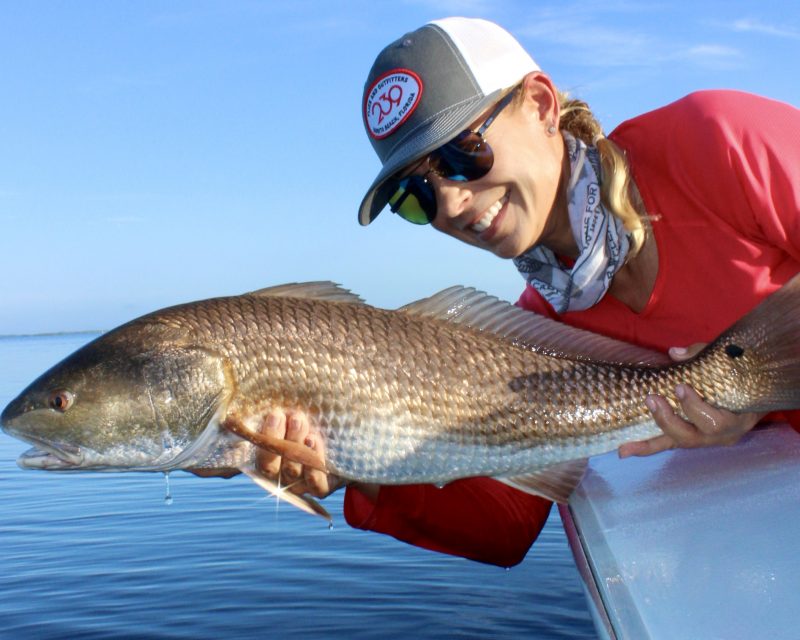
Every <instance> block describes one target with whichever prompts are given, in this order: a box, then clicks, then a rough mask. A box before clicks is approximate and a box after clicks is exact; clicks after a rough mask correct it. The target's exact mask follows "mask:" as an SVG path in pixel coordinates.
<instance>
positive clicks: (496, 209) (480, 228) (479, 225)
mask: <svg viewBox="0 0 800 640" xmlns="http://www.w3.org/2000/svg"><path fill="white" fill-rule="evenodd" d="M507 202H508V194H506V195H504V196H503V197H502V198H500V199H499V200H498V201H497V202H495V203H494V204H493V205H492V206H491V207H489V208H488V209H487V210H486V211H485V212H484V213H483V215H482V216H481V217H480V218H478V219H477V220H476V221H475V222H473V223H472V224H471V225H470V229H472V231H474V232H475V233H483V232H484V231H486V230H487V229H488V228H489V227H490V226H492V222H494V219H495V218H496V217H497V214H498V213H500V210H501V209H502V208H503V206H504V205H505V204H506V203H507Z"/></svg>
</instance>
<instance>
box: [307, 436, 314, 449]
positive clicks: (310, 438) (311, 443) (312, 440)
mask: <svg viewBox="0 0 800 640" xmlns="http://www.w3.org/2000/svg"><path fill="white" fill-rule="evenodd" d="M304 442H305V445H306V446H307V447H310V448H311V449H316V448H317V446H316V443H315V442H314V438H312V437H311V436H309V437H308V438H306V439H305V440H304Z"/></svg>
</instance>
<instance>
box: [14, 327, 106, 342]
mask: <svg viewBox="0 0 800 640" xmlns="http://www.w3.org/2000/svg"><path fill="white" fill-rule="evenodd" d="M105 332H106V329H83V330H81V331H47V332H43V333H3V334H0V340H3V339H6V338H54V337H59V336H83V335H100V334H101V333H105Z"/></svg>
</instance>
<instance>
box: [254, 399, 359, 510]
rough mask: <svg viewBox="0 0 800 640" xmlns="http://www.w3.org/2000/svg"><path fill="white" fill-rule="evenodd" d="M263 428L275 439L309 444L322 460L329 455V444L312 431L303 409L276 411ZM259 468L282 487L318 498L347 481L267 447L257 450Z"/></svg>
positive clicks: (262, 423) (266, 419) (257, 467)
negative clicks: (276, 452)
mask: <svg viewBox="0 0 800 640" xmlns="http://www.w3.org/2000/svg"><path fill="white" fill-rule="evenodd" d="M261 431H262V432H264V433H267V434H269V435H271V436H273V437H275V438H285V439H286V440H289V441H291V442H297V443H302V444H305V445H306V446H307V447H310V448H311V449H313V450H314V451H315V452H316V453H317V454H319V456H320V457H321V458H322V459H324V458H325V443H324V442H323V441H322V438H320V437H319V436H317V435H316V434H314V433H313V432H312V430H311V427H310V423H309V420H308V416H306V414H304V413H302V412H300V411H292V412H289V413H286V412H284V411H281V410H280V409H276V410H274V411H272V412H271V413H269V414H267V415H266V416H265V417H264V420H263V421H262V422H261ZM256 470H257V471H260V472H261V473H262V474H263V475H264V476H265V477H267V478H269V479H270V480H272V481H274V482H277V483H279V484H280V486H282V487H287V489H288V490H289V491H291V492H292V493H296V494H298V495H300V494H303V493H308V494H311V495H312V496H314V497H315V498H324V497H326V496H328V495H330V494H331V493H333V492H334V491H336V490H337V489H339V488H341V487H343V486H344V485H345V484H346V482H345V480H343V479H342V478H340V477H338V476H334V475H332V474H329V473H325V472H324V471H320V470H318V469H313V468H311V467H304V466H303V465H301V464H300V463H299V462H293V461H291V460H284V459H281V457H280V456H279V455H277V454H275V453H272V452H270V451H266V450H264V449H259V450H258V452H257V453H256Z"/></svg>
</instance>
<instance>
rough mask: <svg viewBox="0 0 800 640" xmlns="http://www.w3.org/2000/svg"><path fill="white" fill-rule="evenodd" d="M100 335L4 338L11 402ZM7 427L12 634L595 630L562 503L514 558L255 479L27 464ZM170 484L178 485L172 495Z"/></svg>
mask: <svg viewBox="0 0 800 640" xmlns="http://www.w3.org/2000/svg"><path fill="white" fill-rule="evenodd" d="M91 337H92V336H90V335H86V334H82V335H61V336H47V337H34V338H0V405H2V406H5V404H6V402H8V400H10V399H11V398H12V396H14V395H15V394H16V393H18V392H19V391H20V390H21V389H22V388H23V387H24V386H25V385H26V384H28V383H29V382H30V381H31V380H33V378H34V377H35V376H36V375H38V374H39V373H41V372H43V371H44V370H45V369H46V368H47V367H49V366H50V365H52V364H53V363H55V362H56V361H57V360H58V359H59V358H61V357H63V356H65V355H67V354H68V353H69V352H71V351H72V350H74V349H75V348H77V347H78V346H80V345H81V344H83V343H84V342H86V341H87V340H89V339H90V338H91ZM26 448H27V445H25V444H24V443H21V442H17V441H15V440H12V439H11V438H9V437H8V436H6V435H5V434H0V504H2V505H3V507H2V516H0V554H2V556H0V557H1V558H2V571H0V593H2V594H3V597H2V599H0V629H2V630H3V636H4V637H9V638H37V639H39V638H110V637H126V638H216V637H225V638H255V637H258V638H261V637H288V636H294V635H297V636H299V637H332V636H334V637H338V636H341V637H347V638H371V637H381V636H383V637H385V636H386V635H387V634H390V635H391V636H396V635H400V634H404V635H407V636H409V637H414V638H441V637H448V636H462V637H476V636H483V637H493V638H511V637H529V638H591V637H594V633H593V628H592V625H591V621H590V619H589V616H588V613H587V612H586V609H585V603H584V600H583V595H582V592H581V589H580V584H579V581H578V580H579V579H578V576H577V572H576V570H575V569H574V566H573V564H572V558H571V555H570V551H569V548H568V547H567V543H566V540H565V538H564V534H563V532H562V530H561V525H560V523H559V521H558V516H557V515H554V516H553V517H551V519H550V521H549V522H548V524H547V526H546V527H545V530H544V532H543V533H542V536H541V537H540V539H539V541H538V542H537V543H536V545H535V546H534V549H533V550H532V551H531V552H530V553H529V555H528V558H527V559H526V560H525V562H524V563H523V564H521V565H520V566H518V567H515V568H513V569H511V570H510V571H505V570H503V569H498V568H496V567H489V566H484V565H480V564H477V563H473V562H469V561H466V560H461V559H458V558H450V557H447V556H443V555H438V554H434V553H431V552H427V551H423V550H420V549H416V548H414V547H410V546H407V545H404V544H401V543H399V542H397V541H395V540H393V539H391V538H387V537H385V536H379V535H376V534H371V533H366V532H362V531H356V530H353V529H350V528H349V527H348V526H347V525H346V524H345V523H344V519H343V517H342V514H341V510H342V507H341V495H334V496H331V497H330V498H328V499H327V500H326V507H327V508H328V510H329V511H331V513H332V514H333V516H334V522H335V526H334V528H333V529H332V530H329V529H328V527H327V525H326V524H325V523H324V522H323V521H322V520H319V519H315V518H312V517H311V516H308V515H306V514H303V513H300V512H299V511H296V510H295V509H292V508H291V507H289V506H287V505H276V504H275V501H274V500H273V499H272V498H270V497H268V496H266V495H265V494H264V492H263V491H261V490H260V489H258V488H257V487H255V486H254V485H253V484H252V483H251V482H250V481H249V480H247V479H246V478H243V477H237V478H234V479H231V480H221V479H216V478H214V479H201V478H196V477H194V476H191V475H189V474H186V473H182V472H175V473H172V474H171V475H170V477H169V482H170V485H169V488H168V489H167V488H166V487H165V480H164V477H163V475H161V474H135V473H125V474H100V473H94V474H91V473H79V474H55V473H46V472H36V471H22V470H20V469H19V468H17V466H16V464H15V462H14V460H15V459H16V457H17V456H18V455H19V454H20V453H21V452H22V451H24V450H25V449H26ZM165 496H171V504H170V500H165Z"/></svg>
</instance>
